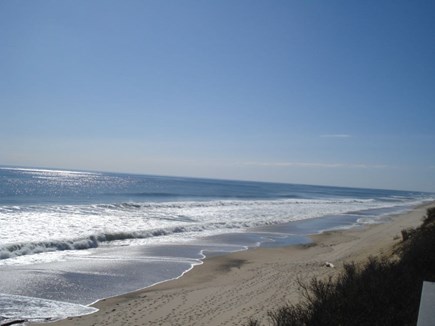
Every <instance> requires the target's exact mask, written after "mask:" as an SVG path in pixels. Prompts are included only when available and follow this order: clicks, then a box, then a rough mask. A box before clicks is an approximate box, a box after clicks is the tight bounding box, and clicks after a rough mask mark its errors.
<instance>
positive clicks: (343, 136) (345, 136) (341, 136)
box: [320, 134, 352, 138]
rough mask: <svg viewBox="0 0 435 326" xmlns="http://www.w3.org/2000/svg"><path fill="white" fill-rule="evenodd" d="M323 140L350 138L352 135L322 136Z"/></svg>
mask: <svg viewBox="0 0 435 326" xmlns="http://www.w3.org/2000/svg"><path fill="white" fill-rule="evenodd" d="M320 137H321V138H350V137H352V136H351V135H348V134H327V135H320Z"/></svg>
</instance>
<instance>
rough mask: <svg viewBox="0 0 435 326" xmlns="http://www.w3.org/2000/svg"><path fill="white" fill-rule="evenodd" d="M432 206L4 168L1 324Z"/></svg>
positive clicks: (415, 195)
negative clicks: (252, 250) (209, 258)
mask: <svg viewBox="0 0 435 326" xmlns="http://www.w3.org/2000/svg"><path fill="white" fill-rule="evenodd" d="M431 200H434V195H433V194H428V193H422V192H410V191H391V190H376V189H356V188H340V187H325V186H307V185H293V184H276V183H260V182H243V181H223V180H210V179H192V178H175V177H160V176H147V175H130V174H114V173H99V172H80V171H63V170H50V169H24V168H8V167H4V168H0V322H1V320H2V318H3V319H6V318H7V319H10V318H26V319H36V320H38V319H39V320H41V319H46V318H62V317H67V316H72V315H77V314H86V313H89V312H91V311H92V309H91V308H89V307H86V305H88V304H90V303H92V302H94V301H95V300H98V299H101V298H104V297H109V296H113V295H117V294H121V293H125V292H128V291H133V290H136V289H139V288H144V287H147V286H150V285H152V284H155V283H158V282H162V281H165V280H168V279H172V278H176V277H179V276H180V275H182V274H183V273H184V272H186V271H187V270H189V269H190V268H192V266H194V265H196V264H200V263H201V259H203V258H204V257H205V256H206V255H212V254H216V253H221V252H231V251H237V250H243V249H246V248H248V247H254V246H280V245H287V244H291V243H304V242H307V241H309V239H308V238H307V235H309V234H313V233H317V232H320V231H322V230H326V229H332V228H348V227H354V226H357V225H363V224H367V223H379V222H382V221H383V218H384V217H385V216H388V215H391V214H393V213H398V212H401V211H405V210H407V209H410V208H411V207H413V206H415V205H417V204H420V203H422V202H425V201H431ZM11 303H12V304H11ZM46 307H48V308H46ZM24 308H25V309H24ZM90 309H91V310H90Z"/></svg>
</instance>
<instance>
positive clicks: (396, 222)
mask: <svg viewBox="0 0 435 326" xmlns="http://www.w3.org/2000/svg"><path fill="white" fill-rule="evenodd" d="M434 205H435V203H434V202H431V203H424V204H421V205H418V206H416V207H414V208H413V209H412V210H411V211H409V212H405V213H403V214H398V215H393V216H390V217H389V218H388V219H389V220H388V221H387V222H385V223H383V224H374V225H368V226H365V227H363V228H357V229H348V230H335V231H327V232H323V233H321V234H315V235H312V236H310V238H311V239H312V240H313V243H310V244H308V245H292V246H287V247H277V248H261V247H260V248H252V249H248V250H245V251H239V252H235V253H229V254H225V255H222V256H212V257H209V258H205V259H204V260H203V263H202V264H199V265H196V266H194V267H193V268H191V269H190V270H189V271H188V272H185V273H183V274H182V275H181V276H179V277H177V278H175V279H173V280H169V281H165V282H161V283H158V284H155V285H153V286H151V287H147V288H145V289H141V290H138V291H134V292H131V293H127V294H124V295H120V296H116V297H112V298H107V299H102V300H99V301H97V302H96V303H94V304H92V305H91V306H92V307H95V308H97V309H99V311H98V312H95V313H93V314H90V315H84V316H79V317H70V318H67V319H64V320H60V321H54V322H49V323H47V325H52V326H54V325H58V326H71V325H76V326H85V325H143V324H153V325H154V324H156V325H189V324H194V325H205V324H207V325H209V326H212V325H243V324H247V323H248V321H249V318H251V317H252V318H256V319H258V320H259V321H260V322H261V321H265V320H266V319H267V311H269V310H271V309H274V308H276V307H279V306H282V305H284V304H285V303H286V302H293V303H294V302H297V301H298V300H299V299H300V295H299V293H298V285H297V284H298V282H299V280H300V281H302V282H307V281H309V280H310V279H311V278H312V277H322V278H323V277H330V276H334V275H336V274H337V273H338V272H339V271H340V270H341V268H342V266H343V263H345V262H351V261H355V262H360V261H362V260H364V259H366V258H367V257H368V256H370V255H379V254H388V253H391V250H392V248H393V246H394V245H395V244H397V243H399V242H400V240H401V235H400V231H401V230H402V229H405V228H409V227H416V226H419V225H420V224H421V220H422V218H423V216H424V215H425V213H426V209H427V208H428V207H432V206H434ZM326 262H330V263H332V264H333V265H334V266H335V268H329V267H326V266H325V263H326Z"/></svg>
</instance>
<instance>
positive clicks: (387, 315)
mask: <svg viewBox="0 0 435 326" xmlns="http://www.w3.org/2000/svg"><path fill="white" fill-rule="evenodd" d="M409 233H410V236H407V238H406V240H404V241H403V242H402V244H401V246H400V248H399V249H398V250H397V251H396V253H398V254H399V257H400V259H399V260H392V259H389V258H388V257H381V258H376V257H370V258H369V259H368V261H367V262H366V263H365V264H364V265H362V266H358V265H356V264H355V263H350V264H346V265H344V271H343V272H342V273H341V274H340V275H339V276H338V277H337V278H336V279H335V280H333V279H331V278H329V279H328V280H326V281H322V280H318V279H315V278H314V279H312V280H311V282H310V283H309V284H303V283H300V287H301V291H302V295H303V297H304V300H303V301H302V302H301V303H299V304H296V305H292V304H291V305H287V306H283V307H281V308H279V309H277V310H274V311H270V312H269V313H268V316H269V318H270V320H271V321H272V324H273V325H275V326H303V325H316V326H317V325H318V326H322V325H331V326H332V325H343V326H347V325H367V326H368V325H383V326H384V325H415V324H416V322H417V317H418V308H419V302H420V296H421V287H422V283H423V280H428V281H435V208H431V209H428V210H427V216H426V217H425V219H424V222H423V224H422V226H420V227H419V228H417V229H413V230H412V231H411V232H409ZM250 325H251V326H258V325H259V324H258V323H257V324H250Z"/></svg>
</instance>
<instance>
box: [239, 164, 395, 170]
mask: <svg viewBox="0 0 435 326" xmlns="http://www.w3.org/2000/svg"><path fill="white" fill-rule="evenodd" d="M243 164H244V165H249V166H259V167H277V168H291V167H295V168H324V169H343V168H347V169H385V168H389V167H390V166H388V165H384V164H363V163H361V164H355V163H318V162H244V163H243Z"/></svg>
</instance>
